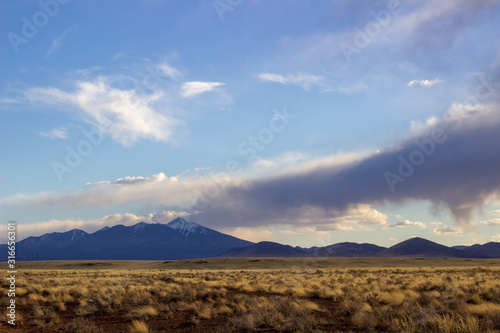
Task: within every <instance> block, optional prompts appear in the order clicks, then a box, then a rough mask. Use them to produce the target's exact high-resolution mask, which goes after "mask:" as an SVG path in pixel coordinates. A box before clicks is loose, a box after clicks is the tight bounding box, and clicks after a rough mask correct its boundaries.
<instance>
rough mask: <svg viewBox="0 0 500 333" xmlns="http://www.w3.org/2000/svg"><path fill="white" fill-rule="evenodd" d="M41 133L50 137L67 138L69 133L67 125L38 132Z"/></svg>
mask: <svg viewBox="0 0 500 333" xmlns="http://www.w3.org/2000/svg"><path fill="white" fill-rule="evenodd" d="M38 134H39V135H41V136H42V137H45V138H50V139H66V138H67V137H68V133H67V130H66V128H65V127H59V128H54V129H52V130H50V131H47V132H38Z"/></svg>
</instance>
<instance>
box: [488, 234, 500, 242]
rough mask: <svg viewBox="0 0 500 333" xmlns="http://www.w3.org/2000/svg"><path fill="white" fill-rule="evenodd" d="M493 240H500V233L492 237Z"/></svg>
mask: <svg viewBox="0 0 500 333" xmlns="http://www.w3.org/2000/svg"><path fill="white" fill-rule="evenodd" d="M490 240H491V241H492V242H500V235H496V236H493V237H491V238H490Z"/></svg>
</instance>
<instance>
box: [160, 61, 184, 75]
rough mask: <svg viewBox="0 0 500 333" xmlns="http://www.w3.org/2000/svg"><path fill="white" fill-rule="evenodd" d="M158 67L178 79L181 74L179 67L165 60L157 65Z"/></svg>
mask: <svg viewBox="0 0 500 333" xmlns="http://www.w3.org/2000/svg"><path fill="white" fill-rule="evenodd" d="M156 68H157V69H158V70H160V71H161V72H163V74H165V75H166V76H168V77H170V78H172V79H177V78H178V77H179V76H180V75H181V73H180V72H179V71H178V70H177V69H175V68H174V67H172V66H170V65H168V64H167V63H164V62H162V63H159V64H158V65H156Z"/></svg>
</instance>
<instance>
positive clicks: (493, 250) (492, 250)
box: [463, 242, 500, 258]
mask: <svg viewBox="0 0 500 333" xmlns="http://www.w3.org/2000/svg"><path fill="white" fill-rule="evenodd" d="M463 251H464V252H466V253H469V254H472V255H479V256H485V257H489V258H500V242H489V243H486V244H483V245H480V244H475V245H472V246H468V247H466V248H465V249H463Z"/></svg>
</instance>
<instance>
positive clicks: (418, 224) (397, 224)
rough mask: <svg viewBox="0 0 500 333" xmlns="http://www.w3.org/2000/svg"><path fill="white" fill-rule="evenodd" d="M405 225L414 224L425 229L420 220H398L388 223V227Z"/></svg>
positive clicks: (402, 226)
mask: <svg viewBox="0 0 500 333" xmlns="http://www.w3.org/2000/svg"><path fill="white" fill-rule="evenodd" d="M407 226H415V227H419V228H420V229H425V228H426V227H427V226H426V225H425V224H424V223H422V222H412V221H409V220H403V221H399V222H397V223H393V224H390V225H389V226H388V227H390V228H404V227H407Z"/></svg>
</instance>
